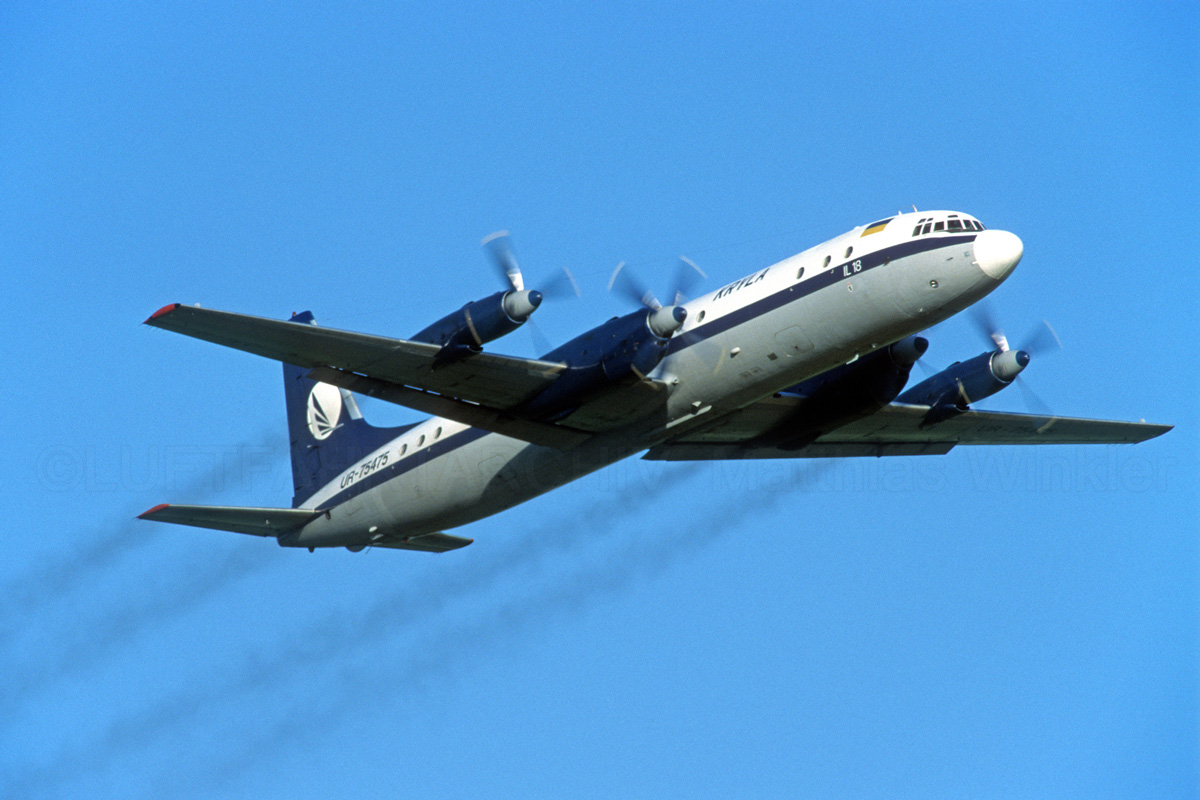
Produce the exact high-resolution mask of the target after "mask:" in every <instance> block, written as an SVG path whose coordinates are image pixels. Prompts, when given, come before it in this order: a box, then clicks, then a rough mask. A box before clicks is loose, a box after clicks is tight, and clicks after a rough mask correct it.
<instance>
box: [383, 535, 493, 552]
mask: <svg viewBox="0 0 1200 800" xmlns="http://www.w3.org/2000/svg"><path fill="white" fill-rule="evenodd" d="M474 541H475V540H474V539H465V538H463V537H462V536H451V535H450V534H448V533H427V534H425V535H424V536H405V537H404V538H388V539H383V540H380V541H378V542H376V543H375V547H392V548H395V549H397V550H421V551H424V552H426V553H444V552H446V551H447V550H457V549H458V548H460V547H466V546H467V545H469V544H471V543H472V542H474Z"/></svg>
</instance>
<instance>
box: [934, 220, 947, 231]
mask: <svg viewBox="0 0 1200 800" xmlns="http://www.w3.org/2000/svg"><path fill="white" fill-rule="evenodd" d="M933 229H934V230H935V231H944V230H946V223H944V222H935V223H933Z"/></svg>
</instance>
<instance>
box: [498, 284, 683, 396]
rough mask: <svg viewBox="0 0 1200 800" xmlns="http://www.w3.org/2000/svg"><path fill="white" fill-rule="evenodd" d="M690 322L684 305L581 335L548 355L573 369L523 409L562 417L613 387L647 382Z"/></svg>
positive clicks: (620, 320) (616, 321)
mask: <svg viewBox="0 0 1200 800" xmlns="http://www.w3.org/2000/svg"><path fill="white" fill-rule="evenodd" d="M685 319H687V311H686V310H685V309H684V308H682V307H681V306H666V307H664V308H659V309H656V310H653V311H647V310H644V309H643V310H641V311H635V312H633V313H632V314H626V315H625V316H623V317H614V318H612V319H610V320H609V321H608V322H606V323H604V324H603V325H600V326H599V327H596V328H593V329H592V330H590V331H588V332H587V333H585V334H582V335H581V336H577V337H576V338H574V339H572V340H571V341H569V342H567V343H566V344H564V345H562V346H561V347H559V348H558V349H556V350H553V351H551V352H549V353H547V354H546V355H545V356H543V359H544V360H546V361H563V362H566V363H567V364H568V365H569V367H568V369H567V371H566V372H564V373H563V375H562V376H561V377H559V379H558V380H556V381H555V382H554V383H553V384H551V385H550V386H549V387H548V388H547V389H546V390H545V391H544V392H542V393H541V394H539V395H538V396H537V397H535V398H533V400H531V401H530V402H529V403H527V404H526V406H525V408H524V409H522V410H523V411H524V413H526V414H529V415H531V416H535V417H542V418H551V419H554V418H562V417H564V416H566V415H567V414H570V413H571V412H572V411H574V410H575V409H576V408H577V407H578V406H579V404H580V403H581V402H583V400H585V399H587V398H589V397H591V396H592V395H595V394H597V393H598V392H601V391H604V390H605V389H608V388H611V387H612V386H614V385H616V384H618V383H621V382H625V381H629V380H640V379H641V378H644V377H645V376H646V375H647V374H648V373H649V372H650V371H651V370H653V369H654V368H655V367H657V366H658V365H659V362H661V361H662V360H663V357H664V356H666V354H667V345H668V343H669V342H670V341H671V336H672V334H674V333H675V331H677V330H679V328H680V326H682V325H683V321H684V320H685Z"/></svg>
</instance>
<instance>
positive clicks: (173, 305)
mask: <svg viewBox="0 0 1200 800" xmlns="http://www.w3.org/2000/svg"><path fill="white" fill-rule="evenodd" d="M180 305H181V304H180V303H167V304H166V305H165V306H163V307H162V308H160V309H159V310H158V311H155V312H154V313H153V314H151V315H150V316H148V317H146V321H145V323H143V324H145V325H149V324H150V321H151V320H154V319H157V318H158V317H161V316H162V315H163V314H169V313H170V312H172V311H174V310H175V309H177V308H179V306H180Z"/></svg>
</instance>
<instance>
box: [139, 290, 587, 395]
mask: <svg viewBox="0 0 1200 800" xmlns="http://www.w3.org/2000/svg"><path fill="white" fill-rule="evenodd" d="M146 324H147V325H151V326H153V327H155V328H162V329H163V330H169V331H174V332H176V333H182V334H185V335H187V336H192V337H195V338H197V339H203V340H205V341H208V342H213V343H215V344H220V345H224V346H226V347H232V348H235V349H237V350H244V351H246V352H248V353H254V354H255V355H259V356H264V357H266V358H272V359H275V360H276V361H282V362H284V363H287V364H295V365H297V366H300V367H308V368H310V369H311V368H313V367H335V368H337V369H340V370H343V371H346V372H351V373H359V374H362V375H367V376H370V377H372V378H375V379H377V380H380V381H386V382H388V383H391V384H396V385H399V386H411V387H416V388H418V389H421V390H424V391H428V392H436V393H438V394H441V395H446V396H448V397H454V398H458V399H460V400H466V401H469V402H473V403H482V404H484V405H487V406H489V407H492V408H497V409H508V408H512V407H514V406H517V405H519V404H520V403H522V402H524V401H526V400H528V399H530V398H531V397H534V396H535V395H537V394H538V393H539V392H541V391H542V390H544V389H545V388H546V387H547V386H549V385H550V384H552V383H553V382H554V381H555V380H556V379H557V377H558V375H559V374H560V373H561V372H562V371H563V370H564V369H566V365H565V364H559V363H552V362H548V361H538V360H536V359H528V358H517V357H514V356H504V355H495V354H492V353H477V354H474V355H472V356H470V357H469V358H465V359H462V360H460V361H454V362H451V363H447V364H445V365H441V366H438V368H437V369H434V367H433V365H434V360H435V358H436V357H437V355H438V352H439V350H440V349H441V348H439V347H438V346H437V345H432V344H425V343H423V342H410V341H407V340H404V339H390V338H387V337H384V336H373V335H371V334H366V333H354V332H351V331H343V330H337V329H335V328H321V327H318V326H316V325H296V324H293V323H290V322H286V321H283V320H275V319H267V318H265V317H255V316H251V315H248V314H234V313H231V312H228V311H214V310H212V309H206V308H196V307H194V306H185V305H181V304H179V303H175V304H172V305H169V306H165V307H163V308H162V309H160V310H159V311H157V312H155V313H154V314H153V315H152V316H151V317H150V318H149V319H148V320H146Z"/></svg>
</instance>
